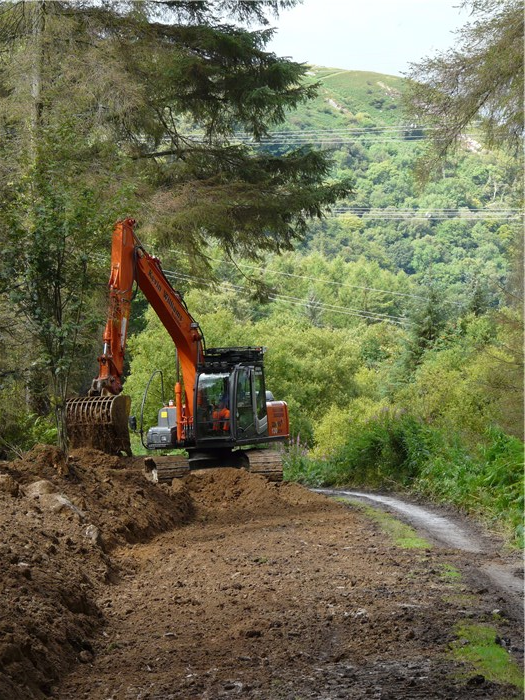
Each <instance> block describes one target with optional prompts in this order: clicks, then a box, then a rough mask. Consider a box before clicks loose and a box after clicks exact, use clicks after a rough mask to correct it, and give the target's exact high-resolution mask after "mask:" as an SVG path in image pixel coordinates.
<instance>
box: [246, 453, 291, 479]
mask: <svg viewBox="0 0 525 700" xmlns="http://www.w3.org/2000/svg"><path fill="white" fill-rule="evenodd" d="M243 456H244V458H245V459H246V460H247V461H248V467H247V471H249V472H250V474H260V475H261V476H264V477H266V479H268V481H282V480H283V459H282V453H281V452H277V451H275V450H269V449H265V450H245V451H244V452H243Z"/></svg>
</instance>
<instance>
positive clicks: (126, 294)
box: [67, 219, 204, 454]
mask: <svg viewBox="0 0 525 700" xmlns="http://www.w3.org/2000/svg"><path fill="white" fill-rule="evenodd" d="M134 225H135V221H134V219H124V220H122V221H118V222H117V223H116V225H115V228H114V231H113V240H112V247H111V274H110V278H109V310H108V317H107V321H106V327H105V329H104V335H103V350H102V354H101V355H100V356H99V357H98V363H99V373H98V376H97V377H96V378H95V379H94V380H93V382H92V385H91V389H90V390H89V396H88V397H87V398H79V399H71V400H70V401H68V403H67V418H68V426H69V432H70V441H71V443H72V446H73V447H75V446H84V445H86V444H89V445H91V446H94V447H97V448H99V449H102V450H104V451H106V452H115V453H118V452H120V451H124V452H126V453H128V454H131V448H130V445H129V434H128V428H127V418H128V415H129V406H130V401H129V397H126V396H121V395H120V393H121V391H122V375H123V369H124V359H125V350H126V340H127V334H128V322H129V314H130V308H131V300H132V297H133V288H134V284H135V283H136V284H137V285H138V287H139V288H140V289H141V291H142V292H143V294H144V296H145V297H146V299H147V300H148V302H149V303H150V304H151V306H152V307H153V309H154V310H155V312H156V313H157V315H158V316H159V318H160V320H161V321H162V323H163V325H164V327H165V328H166V330H167V332H168V333H169V335H170V336H171V338H172V339H173V342H174V344H175V347H176V348H177V353H178V360H179V363H180V368H181V372H182V379H183V383H184V389H182V387H181V386H180V384H179V383H177V385H176V387H175V396H176V401H177V437H178V440H179V441H182V440H183V439H184V437H185V434H186V433H187V432H189V431H191V428H192V422H193V415H194V410H193V408H194V407H193V400H194V396H193V386H194V383H195V376H196V371H197V365H198V363H199V362H200V361H201V360H202V357H203V354H204V339H203V336H202V332H201V330H200V328H199V324H198V323H197V322H196V321H195V319H194V318H193V317H192V315H191V314H190V313H189V311H188V309H187V307H186V304H185V303H184V300H183V299H182V296H181V295H180V293H179V292H177V291H176V290H175V289H173V287H172V286H171V284H170V283H169V281H168V280H167V279H166V277H165V275H164V273H163V271H162V268H161V265H160V262H159V260H158V258H156V257H154V256H152V255H150V254H149V253H147V252H146V251H145V250H144V248H143V247H142V245H141V243H140V241H139V240H138V238H137V236H136V234H135V231H134ZM183 407H184V408H183Z"/></svg>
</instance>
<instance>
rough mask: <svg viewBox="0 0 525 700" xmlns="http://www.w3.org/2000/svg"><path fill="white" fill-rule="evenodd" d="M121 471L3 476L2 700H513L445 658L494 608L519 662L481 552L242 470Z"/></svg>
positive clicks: (98, 465) (18, 467)
mask: <svg viewBox="0 0 525 700" xmlns="http://www.w3.org/2000/svg"><path fill="white" fill-rule="evenodd" d="M128 466H129V465H128ZM123 467H126V463H125V462H123V461H119V460H118V459H116V458H115V459H113V460H112V459H111V458H109V459H108V458H107V457H105V456H103V455H101V454H100V453H96V452H86V451H83V452H80V451H79V452H77V453H75V455H74V457H73V459H72V460H71V463H70V466H69V473H66V472H67V468H66V467H65V465H64V464H63V462H62V461H61V460H60V455H59V454H58V453H56V451H53V450H51V449H49V448H39V449H37V450H35V451H34V452H33V453H31V454H29V455H28V456H27V457H26V458H25V459H24V460H23V461H19V462H17V463H12V464H4V465H2V468H0V474H1V473H4V474H10V475H11V477H12V479H11V481H10V480H9V478H10V477H4V478H3V479H0V521H1V524H2V526H3V531H4V537H3V542H2V544H1V549H0V562H1V571H2V574H1V576H0V593H1V595H2V601H3V603H4V604H3V605H2V611H1V617H0V698H1V700H4V699H5V700H8V699H9V700H11V699H12V700H16V699H18V698H20V699H22V698H23V699H24V700H25V699H32V698H43V697H53V698H59V699H61V700H66V699H67V700H69V699H71V700H72V699H73V698H75V699H76V698H86V699H87V698H89V699H90V700H91V699H93V700H103V699H104V700H106V699H109V698H115V699H118V700H124V699H125V700H128V699H130V700H131V699H133V700H135V699H138V698H141V699H142V698H144V699H145V698H150V699H151V698H159V699H160V698H162V699H166V700H168V699H169V698H177V699H181V700H185V699H190V698H210V699H213V698H221V697H239V698H253V699H255V698H261V699H265V700H266V699H269V700H272V699H273V698H276V699H279V698H286V699H290V700H292V699H294V700H300V699H303V698H304V699H306V698H326V699H328V698H330V699H331V698H364V697H370V698H382V699H384V700H386V699H387V698H447V699H448V698H450V699H452V698H458V700H459V699H460V698H461V699H463V698H466V699H469V698H501V699H502V700H503V699H504V698H512V697H520V695H519V694H518V693H516V692H515V691H513V690H512V689H511V688H509V687H505V686H502V685H499V684H497V683H495V682H491V681H490V680H488V679H487V678H485V677H483V675H481V674H480V673H479V672H477V671H475V670H473V669H471V668H469V667H467V666H465V665H463V664H459V663H458V662H456V661H454V660H453V658H452V656H451V654H450V647H449V645H450V643H451V642H453V641H454V640H455V639H456V638H457V637H458V632H457V628H456V625H458V624H460V623H464V622H465V621H468V622H469V623H472V622H474V623H480V624H485V623H490V624H494V623H495V622H494V620H495V616H494V614H493V612H494V611H495V610H499V613H498V614H497V622H496V625H497V628H498V633H499V635H500V637H501V639H502V640H504V642H502V643H504V644H505V646H507V647H508V648H510V650H511V653H512V655H513V656H514V657H515V658H517V659H518V660H519V659H520V658H522V655H523V643H522V630H521V624H520V622H519V621H515V620H512V619H511V618H509V617H507V616H506V610H505V601H504V600H503V599H501V598H500V597H499V596H498V594H497V592H495V591H492V590H489V589H487V588H485V585H484V584H480V583H478V582H476V580H475V577H474V578H473V579H472V580H470V579H469V576H468V571H469V557H471V558H472V564H473V565H474V564H475V557H476V556H477V555H476V554H474V553H472V554H465V553H463V554H461V553H458V551H457V550H454V549H450V550H446V549H442V550H436V549H432V550H430V549H428V550H425V549H412V550H406V549H400V548H398V547H396V546H394V545H393V544H392V542H391V541H390V540H389V539H388V538H387V537H385V535H384V534H383V533H382V532H381V531H380V530H379V528H378V527H377V525H375V524H374V523H373V522H372V521H371V520H370V518H369V517H367V516H366V514H363V513H362V512H361V511H360V510H359V509H358V508H355V507H354V508H352V507H348V506H343V505H341V504H337V503H334V502H331V501H328V500H327V499H326V498H325V497H324V496H321V495H317V494H312V493H310V492H308V491H306V490H305V489H303V488H301V487H299V486H296V485H293V484H282V485H272V484H268V483H267V482H265V481H264V480H263V479H262V478H261V477H256V476H253V475H249V474H246V473H245V472H243V471H234V470H221V471H210V472H207V473H200V474H195V475H191V476H190V477H187V478H186V479H185V480H184V481H179V482H176V485H175V488H174V489H170V488H168V487H162V488H161V487H158V486H153V485H152V484H150V483H148V482H147V481H145V479H144V477H143V476H142V474H141V473H140V472H139V471H138V470H137V469H136V468H135V469H129V468H123ZM35 482H36V483H37V485H35ZM38 483H39V485H38ZM46 484H47V485H46ZM453 566H457V567H458V568H461V570H462V571H465V572H466V574H465V575H464V577H463V578H462V579H461V580H458V579H457V578H451V577H450V576H448V575H447V571H448V572H449V571H450V570H451V567H453ZM472 570H474V569H472Z"/></svg>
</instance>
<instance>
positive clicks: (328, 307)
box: [164, 270, 409, 326]
mask: <svg viewBox="0 0 525 700" xmlns="http://www.w3.org/2000/svg"><path fill="white" fill-rule="evenodd" d="M164 274H165V276H166V277H167V278H168V279H180V280H183V281H193V280H198V281H199V282H200V283H201V284H203V285H204V286H206V287H213V288H215V286H216V285H215V284H214V283H213V282H210V281H209V280H207V279H205V278H203V277H196V276H194V275H187V274H185V273H183V272H175V271H173V270H164ZM220 286H221V287H226V288H230V289H235V290H237V291H240V292H243V293H246V294H247V293H249V291H250V290H249V289H247V288H246V287H243V286H241V285H237V284H233V283H231V282H223V283H221V285H220ZM268 298H269V299H271V300H272V301H284V302H287V303H290V304H292V305H294V306H305V307H310V306H315V308H318V309H321V310H324V311H333V312H334V313H339V314H342V315H343V316H358V317H361V318H366V319H368V320H370V321H378V322H380V321H383V322H387V323H395V324H397V325H401V326H403V325H406V324H407V323H409V321H408V320H407V319H406V318H404V317H403V316H390V315H388V314H380V313H376V312H373V311H367V310H366V309H353V308H349V307H343V306H334V305H332V304H325V303H323V302H318V301H315V302H309V301H308V300H305V299H300V298H299V297H293V296H288V295H285V294H277V293H274V292H270V293H269V294H268Z"/></svg>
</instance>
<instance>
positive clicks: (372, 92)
mask: <svg viewBox="0 0 525 700" xmlns="http://www.w3.org/2000/svg"><path fill="white" fill-rule="evenodd" d="M307 81H308V82H310V83H316V82H318V83H320V89H319V94H318V96H317V97H316V98H315V99H314V100H311V101H309V102H308V103H307V104H306V105H302V106H300V107H298V109H297V110H295V111H294V113H293V114H291V115H290V116H289V118H288V120H287V124H288V125H290V126H300V127H302V128H308V127H310V128H312V127H316V128H323V127H329V128H332V129H333V128H337V127H351V126H356V125H357V126H366V125H368V124H370V122H371V121H373V122H374V123H375V124H377V125H378V126H380V125H385V126H386V125H396V124H398V123H399V122H400V121H401V120H402V115H401V104H400V98H401V95H402V92H403V85H404V79H403V78H399V77H396V76H393V75H385V74H383V73H370V72H364V71H350V70H341V69H340V68H327V67H323V66H310V69H309V70H308V74H307ZM283 130H284V129H283Z"/></svg>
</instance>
